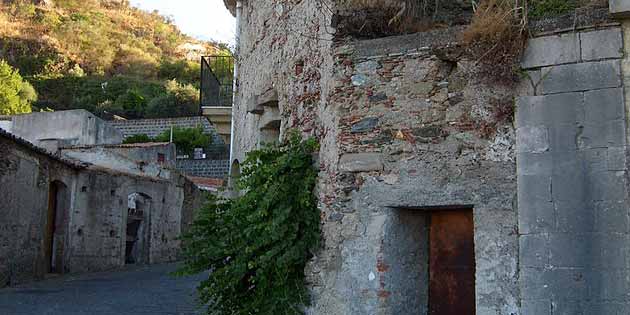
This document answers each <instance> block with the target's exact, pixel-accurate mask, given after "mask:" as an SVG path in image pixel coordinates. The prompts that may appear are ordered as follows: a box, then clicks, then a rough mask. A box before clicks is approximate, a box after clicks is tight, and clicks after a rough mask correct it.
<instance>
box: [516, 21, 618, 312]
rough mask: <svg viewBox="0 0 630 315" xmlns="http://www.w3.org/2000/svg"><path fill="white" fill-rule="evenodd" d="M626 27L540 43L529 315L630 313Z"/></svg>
mask: <svg viewBox="0 0 630 315" xmlns="http://www.w3.org/2000/svg"><path fill="white" fill-rule="evenodd" d="M623 48H624V44H623V40H622V30H621V28H620V27H619V26H618V25H612V26H607V27H600V28H591V29H585V30H582V31H571V32H565V33H558V34H552V35H548V36H540V37H536V38H533V39H531V40H530V41H529V47H528V49H527V51H526V53H525V56H524V59H523V67H524V68H525V69H527V80H526V81H527V84H528V85H529V89H528V93H527V94H526V95H523V96H521V97H519V98H518V106H517V115H516V126H517V139H518V143H517V151H518V163H517V164H518V171H517V172H518V205H519V234H520V237H519V240H520V287H521V296H522V299H523V301H522V314H523V315H527V314H536V315H544V314H627V313H628V312H630V303H629V302H628V298H627V292H628V280H627V279H628V269H627V268H628V261H627V258H626V257H627V248H628V241H629V239H628V233H629V232H630V230H629V226H628V206H629V204H628V174H627V136H626V129H627V122H626V119H627V118H626V117H627V116H626V109H625V107H624V89H623V76H622V67H621V60H620V59H621V58H622V57H623V52H624V49H623Z"/></svg>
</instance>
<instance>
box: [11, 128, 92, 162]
mask: <svg viewBox="0 0 630 315" xmlns="http://www.w3.org/2000/svg"><path fill="white" fill-rule="evenodd" d="M0 137H3V138H6V139H9V140H11V141H13V142H15V143H17V144H19V145H21V146H23V147H26V148H27V149H29V150H31V151H33V152H36V153H39V154H43V155H45V156H47V157H49V158H51V159H53V160H55V161H58V162H61V163H63V164H65V165H68V166H70V167H72V168H75V169H84V168H87V167H88V166H90V165H91V164H89V163H85V162H82V161H78V160H74V159H68V158H62V157H59V156H56V155H54V154H52V153H51V152H49V151H47V150H45V149H44V148H41V147H38V146H36V145H34V144H32V143H30V142H29V141H27V140H26V139H23V138H20V137H18V136H15V135H14V134H12V133H9V132H7V131H5V130H4V129H0Z"/></svg>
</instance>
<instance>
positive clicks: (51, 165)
mask: <svg viewBox="0 0 630 315" xmlns="http://www.w3.org/2000/svg"><path fill="white" fill-rule="evenodd" d="M77 113H78V114H77ZM63 114H64V112H57V113H36V114H32V116H30V115H24V116H19V117H13V124H12V125H11V128H10V129H11V130H12V131H13V132H14V133H9V132H7V131H6V130H4V129H0V217H1V218H2V220H0V287H2V286H5V285H14V284H17V283H21V282H25V281H30V280H34V279H41V278H43V277H45V276H46V275H47V274H50V273H54V274H61V273H80V272H93V271H103V270H110V269H116V268H120V267H122V266H124V265H125V264H128V263H138V264H153V263H162V262H171V261H175V260H177V259H178V258H179V251H180V240H179V237H180V236H181V235H182V232H183V231H186V229H187V228H188V226H189V225H190V224H191V222H192V220H193V211H194V210H195V209H198V208H199V207H200V206H201V205H202V203H203V201H204V194H203V193H202V192H201V190H200V189H198V188H197V186H196V185H195V184H194V183H193V181H191V180H190V179H188V178H187V177H185V176H184V175H182V174H180V173H179V172H178V171H176V170H175V168H174V166H175V148H174V145H173V144H171V143H156V144H137V145H121V144H119V143H118V144H111V143H112V142H115V141H114V140H116V139H117V140H119V141H120V140H122V134H120V133H119V132H118V131H117V130H116V129H113V131H112V130H109V131H107V132H102V130H108V128H111V127H108V125H106V124H105V123H104V122H103V121H101V120H100V119H98V118H96V117H94V116H92V115H91V114H89V113H87V114H86V112H76V111H71V112H66V114H67V115H66V116H64V115H63ZM46 115H48V119H41V118H42V117H44V116H46ZM29 116H30V117H29ZM51 117H54V118H55V119H54V120H53V119H52V118H51ZM77 117H82V118H77ZM22 120H23V121H31V120H35V121H39V122H42V123H33V124H32V125H31V128H30V130H28V128H26V127H25V126H26V125H21V124H19V123H18V124H16V121H22ZM55 122H56V126H57V127H59V128H64V129H63V130H54V128H53V126H54V123H55ZM94 126H97V128H94ZM98 126H100V127H98ZM47 128H49V129H47ZM66 128H67V129H66ZM18 135H25V136H28V137H29V139H28V140H27V139H24V138H22V137H19V136H18ZM42 135H44V136H45V138H43V137H42ZM104 135H105V136H104ZM107 135H111V136H107ZM95 139H96V140H95ZM99 139H105V140H102V141H101V140H99ZM112 139H114V140H112ZM95 142H96V143H95ZM34 143H38V144H42V143H43V144H45V145H43V146H37V145H35V144H34ZM108 143H109V144H108ZM69 144H71V145H69ZM53 147H55V148H56V149H55V150H53ZM205 190H207V189H205Z"/></svg>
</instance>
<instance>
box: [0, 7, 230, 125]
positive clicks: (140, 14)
mask: <svg viewBox="0 0 630 315" xmlns="http://www.w3.org/2000/svg"><path fill="white" fill-rule="evenodd" d="M0 1H2V0H0ZM0 9H1V10H0V59H4V60H6V61H8V62H9V64H11V65H12V66H14V67H15V68H17V69H19V71H20V74H21V75H22V76H23V77H24V78H25V79H26V80H27V81H29V82H30V83H31V84H32V85H33V86H34V87H35V90H36V91H37V93H38V94H39V98H38V99H39V100H38V101H37V102H36V103H34V104H33V105H34V110H40V109H45V108H50V109H53V110H61V109H70V108H84V109H87V110H90V111H92V112H95V113H96V114H98V115H100V116H103V117H108V116H111V115H120V116H124V117H128V118H140V117H165V116H181V115H189V114H195V113H196V112H197V109H196V108H197V105H198V104H197V103H198V95H199V93H198V85H199V77H200V74H199V61H198V58H199V56H200V55H202V54H229V50H227V49H226V48H225V46H223V45H220V44H217V43H208V42H201V41H198V40H195V39H192V38H190V37H188V36H186V35H184V34H182V33H181V32H180V31H179V30H178V29H177V27H176V26H175V25H173V23H172V22H171V21H170V20H169V19H168V18H167V17H164V16H161V15H159V14H158V13H157V12H153V13H148V12H144V11H142V10H139V9H136V8H133V7H130V6H129V4H128V2H127V1H126V0H30V1H29V0H9V1H7V0H4V2H3V3H2V4H0ZM191 111H192V113H191Z"/></svg>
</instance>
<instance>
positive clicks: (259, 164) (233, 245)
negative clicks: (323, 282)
mask: <svg viewBox="0 0 630 315" xmlns="http://www.w3.org/2000/svg"><path fill="white" fill-rule="evenodd" d="M288 138H289V139H288V141H287V142H286V143H285V144H284V145H282V146H276V147H272V146H269V147H265V148H263V149H260V150H256V151H253V152H250V153H249V154H248V156H247V159H246V161H245V162H244V163H243V164H242V170H243V171H242V175H241V177H240V178H239V179H238V181H237V187H238V189H240V191H241V192H242V193H241V194H240V196H239V197H236V198H232V199H221V198H216V197H215V198H213V199H212V200H210V202H209V203H208V204H207V205H206V206H205V207H204V208H203V209H202V211H201V212H200V214H199V216H198V218H197V219H196V221H195V222H194V223H193V226H192V228H191V230H190V232H189V233H187V234H186V235H185V236H184V238H183V244H184V250H183V254H184V257H185V264H184V267H183V268H182V270H181V273H182V274H195V273H198V272H202V271H206V270H211V272H210V275H209V277H208V279H207V280H205V281H203V282H202V283H201V284H200V285H199V287H198V290H199V294H200V299H201V302H202V303H203V304H204V305H207V306H208V314H216V315H224V314H230V315H237V314H238V315H241V314H242V315H249V314H274V315H283V314H302V313H303V307H304V305H307V304H308V302H309V299H308V292H307V289H306V286H305V277H304V268H305V266H306V263H307V261H308V260H309V259H310V257H311V252H312V251H313V250H314V249H315V248H316V247H317V245H318V243H319V239H320V215H319V211H318V209H317V203H316V199H315V196H314V195H313V189H314V187H315V183H316V180H317V170H316V169H315V168H314V167H313V160H312V153H313V152H315V151H316V150H317V149H318V144H317V142H316V141H315V140H314V139H308V140H303V139H302V138H301V137H300V136H299V135H298V134H297V133H291V134H290V135H289V137H288Z"/></svg>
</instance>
